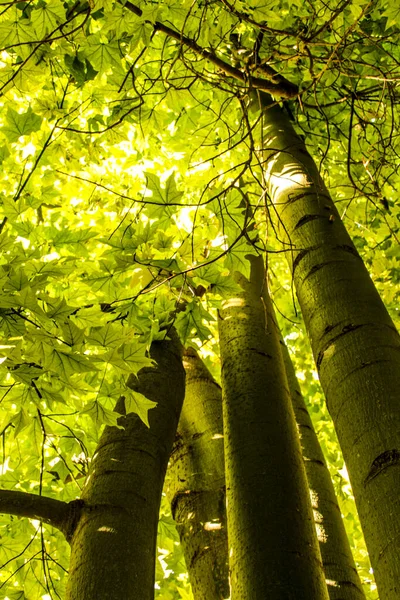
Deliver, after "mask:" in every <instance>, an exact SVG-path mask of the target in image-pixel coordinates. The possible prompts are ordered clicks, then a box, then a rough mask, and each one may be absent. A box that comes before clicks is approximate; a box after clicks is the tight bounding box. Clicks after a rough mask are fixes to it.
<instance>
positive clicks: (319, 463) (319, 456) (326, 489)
mask: <svg viewBox="0 0 400 600" xmlns="http://www.w3.org/2000/svg"><path fill="white" fill-rule="evenodd" d="M270 309H271V310H270V311H269V312H268V316H267V320H268V330H270V329H271V328H273V329H275V331H276V334H277V336H278V338H279V342H280V345H281V351H282V355H283V361H284V364H285V370H286V376H287V380H288V384H289V390H290V395H291V399H292V406H293V410H294V415H295V419H296V423H297V427H298V430H299V435H300V443H301V449H302V454H303V460H304V466H305V469H306V474H307V480H308V485H309V488H310V495H311V505H312V508H313V511H314V521H315V525H316V528H317V535H318V541H319V548H320V551H321V557H322V564H323V567H324V572H325V581H326V584H327V588H328V593H329V598H330V600H363V598H364V599H365V594H364V591H363V588H362V585H361V581H360V578H359V575H358V572H357V569H356V565H355V562H354V558H353V555H352V552H351V548H350V544H349V540H348V537H347V534H346V530H345V527H344V524H343V520H342V516H341V511H340V508H339V504H338V501H337V498H336V494H335V489H334V487H333V483H332V479H331V475H330V473H329V470H328V467H327V464H326V461H325V457H324V454H323V452H322V449H321V445H320V443H319V441H318V436H317V434H316V432H315V429H314V426H313V423H312V420H311V417H310V415H309V412H308V410H307V406H306V403H305V401H304V398H303V395H302V393H301V388H300V385H299V381H298V379H297V377H296V372H295V369H294V366H293V363H292V359H291V357H290V354H289V350H288V348H287V346H286V344H285V342H284V340H283V338H282V334H281V331H280V328H279V325H278V322H277V320H276V315H275V311H274V310H273V306H272V303H271V304H270Z"/></svg>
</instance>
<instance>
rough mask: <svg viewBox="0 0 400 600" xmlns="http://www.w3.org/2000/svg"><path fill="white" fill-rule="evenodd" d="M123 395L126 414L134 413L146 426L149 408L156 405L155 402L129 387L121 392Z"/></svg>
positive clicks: (148, 425)
mask: <svg viewBox="0 0 400 600" xmlns="http://www.w3.org/2000/svg"><path fill="white" fill-rule="evenodd" d="M123 394H124V396H125V410H126V414H129V413H136V414H137V415H138V416H139V417H140V419H141V420H142V421H143V423H144V424H145V425H147V427H150V424H149V415H148V413H149V410H150V409H152V408H154V407H155V406H157V402H153V401H152V400H149V399H148V398H146V396H144V395H143V394H141V393H140V392H135V391H134V390H131V389H130V388H126V390H124V392H123Z"/></svg>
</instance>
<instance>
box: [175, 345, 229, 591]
mask: <svg viewBox="0 0 400 600" xmlns="http://www.w3.org/2000/svg"><path fill="white" fill-rule="evenodd" d="M183 364H184V367H185V371H186V392H185V401H184V404H183V409H182V413H181V418H180V421H179V425H178V435H177V437H176V440H175V444H174V448H173V451H172V455H171V459H170V465H169V475H170V477H169V482H168V486H167V495H168V497H169V499H170V502H171V510H172V516H173V518H174V519H175V521H176V523H177V528H178V532H179V535H180V539H181V544H182V547H183V552H184V556H185V560H186V565H187V569H188V573H189V579H190V583H191V585H192V591H193V596H194V598H195V600H222V599H224V598H229V596H230V592H229V573H228V540H227V531H226V510H225V467H224V447H223V430H222V398H221V388H220V386H219V385H218V384H217V383H216V381H215V380H214V379H213V377H212V375H211V373H210V372H209V371H208V369H207V368H206V367H205V365H204V364H203V362H202V361H201V359H200V358H199V356H198V355H197V353H196V352H195V350H192V349H191V348H189V349H188V350H186V352H185V355H184V361H183Z"/></svg>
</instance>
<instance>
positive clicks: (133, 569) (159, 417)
mask: <svg viewBox="0 0 400 600" xmlns="http://www.w3.org/2000/svg"><path fill="white" fill-rule="evenodd" d="M151 356H152V358H153V359H154V360H155V361H156V363H157V364H156V366H155V367H154V368H144V369H141V370H140V371H139V373H138V377H137V379H136V377H134V376H131V377H130V378H129V380H128V385H129V386H130V387H132V388H133V389H135V390H137V391H139V392H141V393H143V394H144V395H146V397H148V398H149V399H151V400H153V401H156V402H157V403H158V404H157V407H155V408H154V409H152V410H151V411H150V412H149V422H150V428H148V427H146V425H145V424H144V423H143V422H142V421H141V420H140V419H139V417H138V416H137V415H135V414H132V413H131V414H129V415H127V416H121V418H120V421H119V422H120V424H121V425H123V426H124V429H118V428H117V427H106V428H105V430H104V433H103V435H102V436H101V439H100V442H99V444H98V447H97V449H96V452H95V455H94V457H93V461H92V464H91V469H90V472H89V476H88V478H87V481H86V484H85V487H84V489H83V492H82V500H83V502H84V505H83V508H82V513H81V517H80V520H79V522H78V524H77V527H76V529H75V532H74V535H73V537H72V541H71V562H70V571H69V580H68V586H67V600H139V599H140V600H153V598H154V577H155V560H156V539H157V524H158V515H159V507H160V500H161V492H162V486H163V482H164V476H165V471H166V468H167V463H168V458H169V455H170V452H171V449H172V444H173V441H174V437H175V433H176V428H177V425H178V420H179V415H180V410H181V405H182V402H183V397H184V381H185V372H184V369H183V366H182V357H181V347H180V343H179V341H178V340H177V338H176V336H173V337H172V340H170V341H167V340H166V341H160V342H158V341H157V342H153V344H152V346H151ZM116 410H117V412H120V413H121V414H123V412H124V400H123V398H122V399H121V401H120V402H119V403H118V406H117V408H116Z"/></svg>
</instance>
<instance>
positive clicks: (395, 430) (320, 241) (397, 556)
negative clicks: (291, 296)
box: [259, 96, 400, 600]
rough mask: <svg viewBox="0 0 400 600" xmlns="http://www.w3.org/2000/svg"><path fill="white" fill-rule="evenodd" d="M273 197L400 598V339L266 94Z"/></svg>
mask: <svg viewBox="0 0 400 600" xmlns="http://www.w3.org/2000/svg"><path fill="white" fill-rule="evenodd" d="M259 101H260V103H261V105H262V106H261V107H260V108H261V110H262V119H263V127H262V141H261V152H260V157H261V159H262V161H263V165H264V169H265V174H266V178H267V181H268V192H269V195H270V197H271V199H272V201H273V203H274V205H275V207H276V211H277V213H278V217H279V221H280V223H281V226H282V227H281V228H282V234H283V235H284V236H285V237H286V243H287V244H288V246H287V248H288V253H287V254H288V255H289V256H290V263H291V267H292V271H293V278H294V284H295V287H296V292H297V296H298V299H299V303H300V306H301V310H302V313H303V317H304V321H305V324H306V327H307V331H308V335H309V338H310V341H311V346H312V349H313V353H314V358H315V362H316V365H317V368H318V372H319V376H320V380H321V384H322V387H323V390H324V393H325V397H326V401H327V406H328V409H329V412H330V414H331V416H332V419H333V422H334V424H335V428H336V432H337V436H338V439H339V443H340V445H341V448H342V451H343V455H344V459H345V461H346V466H347V469H348V472H349V475H350V479H351V484H352V487H353V491H354V496H355V499H356V503H357V508H358V513H359V516H360V521H361V525H362V527H363V531H364V535H365V540H366V543H367V547H368V551H369V554H370V558H371V563H372V566H373V569H374V574H375V578H376V582H377V586H378V591H379V595H380V598H381V600H398V599H399V597H400V438H399V431H400V402H399V400H400V391H399V390H400V337H399V334H398V332H397V331H396V328H395V326H394V324H393V322H392V319H391V318H390V316H389V314H388V312H387V310H386V308H385V306H384V304H383V302H382V300H381V298H380V296H379V294H378V292H377V290H376V288H375V286H374V284H373V282H372V280H371V278H370V276H369V273H368V271H367V269H366V267H365V265H364V263H363V261H362V260H361V258H360V256H359V254H358V252H357V250H356V248H355V247H354V245H353V243H352V241H351V239H350V237H349V234H348V233H347V231H346V228H345V227H344V224H343V223H342V221H341V219H340V216H339V214H338V211H337V209H336V207H335V205H334V203H333V201H332V198H331V196H330V195H329V193H328V190H327V189H326V187H325V185H324V182H323V181H322V179H321V177H320V175H319V172H318V169H317V167H316V165H315V163H314V161H313V159H312V157H311V156H310V154H309V153H308V151H307V149H306V147H305V144H304V142H303V141H302V139H301V138H300V137H299V136H298V135H297V134H296V132H295V131H294V129H293V127H292V125H291V123H290V121H289V119H288V118H287V117H286V115H285V114H284V113H283V111H282V110H281V109H280V108H279V107H278V106H274V107H269V106H268V98H267V97H265V96H260V98H259Z"/></svg>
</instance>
